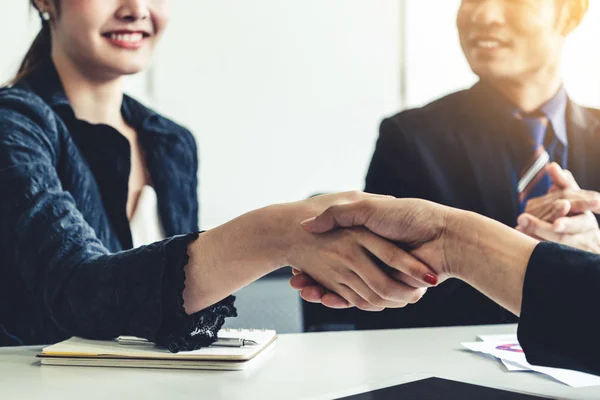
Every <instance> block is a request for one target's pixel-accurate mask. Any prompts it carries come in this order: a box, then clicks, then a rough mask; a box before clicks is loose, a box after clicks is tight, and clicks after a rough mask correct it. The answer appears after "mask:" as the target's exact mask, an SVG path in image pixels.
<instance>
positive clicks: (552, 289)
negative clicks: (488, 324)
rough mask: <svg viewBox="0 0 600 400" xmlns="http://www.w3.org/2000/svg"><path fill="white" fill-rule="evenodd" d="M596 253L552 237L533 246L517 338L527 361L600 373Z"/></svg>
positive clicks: (599, 270) (599, 262)
mask: <svg viewBox="0 0 600 400" xmlns="http://www.w3.org/2000/svg"><path fill="white" fill-rule="evenodd" d="M598 304H600V255H597V254H592V253H586V252H583V251H578V250H574V249H571V248H568V247H566V246H560V245H557V244H555V243H541V244H539V245H538V246H537V247H536V249H535V250H534V252H533V254H532V256H531V259H530V260H529V265H528V267H527V273H526V274H525V284H524V286H523V303H522V305H521V320H520V322H519V330H518V334H519V343H520V344H521V346H522V347H523V350H524V351H525V355H526V356H527V360H528V361H529V362H530V363H531V364H535V365H544V366H548V367H556V368H568V369H575V370H579V371H584V372H589V373H593V374H596V375H600V342H598V337H600V313H598V312H597V307H598Z"/></svg>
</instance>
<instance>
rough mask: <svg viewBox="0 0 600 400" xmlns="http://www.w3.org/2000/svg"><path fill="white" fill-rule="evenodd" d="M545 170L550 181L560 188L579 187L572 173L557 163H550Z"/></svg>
mask: <svg viewBox="0 0 600 400" xmlns="http://www.w3.org/2000/svg"><path fill="white" fill-rule="evenodd" d="M547 171H548V175H549V176H550V179H551V180H552V182H553V183H554V184H555V185H556V186H558V187H559V188H560V189H563V190H564V189H579V186H578V185H577V182H575V179H574V178H573V175H571V174H570V173H567V172H568V171H565V170H563V169H562V168H561V167H560V165H558V164H557V163H555V162H553V163H552V164H550V165H549V166H548V169H547Z"/></svg>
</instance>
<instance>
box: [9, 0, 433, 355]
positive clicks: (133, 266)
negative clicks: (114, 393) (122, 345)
mask: <svg viewBox="0 0 600 400" xmlns="http://www.w3.org/2000/svg"><path fill="white" fill-rule="evenodd" d="M32 4H33V6H34V7H35V8H36V9H37V11H38V12H39V14H40V16H41V17H42V20H43V22H42V30H41V31H40V34H39V35H38V37H37V39H36V40H35V43H34V44H33V46H32V47H31V49H30V51H29V52H28V54H27V56H26V58H25V60H24V62H23V64H22V66H21V69H20V71H19V74H18V76H17V77H16V78H15V79H14V80H13V82H12V85H10V87H7V88H2V89H0V187H2V188H7V190H2V192H1V193H0V221H2V225H1V226H0V345H17V344H39V343H53V342H56V341H60V340H62V339H64V338H66V337H69V336H83V337H89V338H97V339H112V338H114V337H116V336H119V335H133V336H139V337H144V338H146V339H149V340H150V341H153V342H156V343H158V344H160V345H163V346H167V347H168V348H169V349H170V350H171V351H178V350H180V349H186V350H190V349H195V348H198V347H201V346H206V345H209V344H211V343H212V342H213V341H214V340H215V337H216V332H217V331H218V330H219V328H220V327H221V326H222V324H223V321H224V319H225V318H226V317H230V316H235V315H236V311H235V308H234V307H233V300H234V299H233V297H231V296H230V294H231V293H233V292H235V291H236V290H238V289H240V288H241V287H243V286H245V285H247V284H249V283H251V282H253V281H254V280H256V279H258V278H260V277H262V276H264V275H266V274H268V273H270V272H272V271H274V270H276V269H278V268H281V267H283V266H286V265H292V266H294V267H296V268H297V269H298V270H300V271H303V272H306V273H309V274H311V276H313V278H315V279H316V280H317V281H318V282H319V283H321V284H322V285H323V286H325V287H327V288H328V289H330V290H332V291H335V292H336V293H339V294H340V295H341V296H343V297H344V298H345V299H346V300H347V301H348V302H349V303H350V304H354V305H356V306H358V307H360V308H362V309H365V310H381V309H382V308H383V307H403V306H405V305H406V304H407V303H410V302H415V301H417V300H419V298H420V297H421V296H422V295H423V293H424V291H425V288H426V287H429V286H431V284H429V283H428V282H432V279H431V275H430V274H431V271H430V270H429V269H428V268H427V267H426V266H425V265H423V264H422V263H420V262H419V261H418V260H416V259H414V258H413V257H412V256H410V255H409V254H407V253H405V252H403V251H402V250H400V249H398V248H397V247H396V246H394V245H393V244H391V243H389V242H387V241H385V240H383V239H381V238H380V237H378V236H376V235H373V234H370V233H368V232H366V231H364V230H354V231H343V232H335V233H332V235H328V236H323V237H317V236H315V235H311V234H309V233H307V232H306V231H304V230H303V229H302V227H301V226H300V224H299V223H300V221H302V220H304V219H305V218H307V217H310V216H313V215H315V214H318V213H319V212H321V211H323V210H325V209H326V208H328V207H329V206H331V205H333V204H338V203H346V202H353V201H357V200H361V199H365V198H368V197H372V196H369V195H366V194H364V193H342V194H335V195H328V196H320V197H316V198H312V199H310V200H305V201H300V202H295V203H286V204H278V205H273V206H268V207H265V208H262V209H259V210H255V211H251V212H249V213H247V214H245V215H242V216H241V217H238V218H236V219H234V220H232V221H230V222H228V223H226V224H224V225H221V226H218V227H216V228H214V229H212V230H210V231H207V232H204V233H202V234H200V233H199V232H198V197H197V187H198V182H197V173H198V154H197V147H196V142H195V140H194V138H193V136H192V135H191V133H190V132H189V131H188V130H186V129H185V128H183V127H181V126H179V125H177V124H175V123H174V122H172V121H170V120H168V119H166V118H164V117H163V116H161V115H159V114H158V113H156V112H154V111H153V110H150V109H148V108H146V107H144V106H143V105H142V104H140V103H139V102H137V101H135V100H134V99H132V98H131V97H129V96H126V95H124V93H123V78H124V77H125V76H126V75H130V74H134V73H137V72H139V71H141V70H142V69H143V68H145V67H146V66H147V65H148V63H149V61H150V58H151V56H152V53H153V50H154V48H155V46H156V44H157V42H158V40H159V38H160V37H161V35H162V33H163V31H164V29H165V28H166V25H167V22H168V19H169V18H168V17H169V5H170V2H169V1H168V0H87V1H80V0H60V1H59V0H55V1H51V0H34V1H32ZM138 232H142V233H144V235H143V236H144V237H143V238H141V237H140V236H137V233H138ZM149 233H150V234H149ZM134 244H135V245H136V246H137V247H134ZM371 254H374V255H376V256H377V255H381V254H385V255H388V256H389V255H393V259H394V260H397V262H398V264H397V265H396V264H395V265H394V266H395V268H397V269H400V270H402V271H404V272H405V274H404V275H400V276H401V280H402V281H401V282H400V281H397V280H394V279H392V278H391V277H390V276H389V275H387V274H386V273H385V272H384V271H382V270H381V269H380V268H379V267H378V266H377V264H376V263H375V261H374V260H373V258H372V257H371ZM394 266H393V267H394ZM403 282H406V283H403Z"/></svg>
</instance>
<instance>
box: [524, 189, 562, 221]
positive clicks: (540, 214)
mask: <svg viewBox="0 0 600 400" xmlns="http://www.w3.org/2000/svg"><path fill="white" fill-rule="evenodd" d="M561 193H562V191H559V192H554V193H551V194H547V195H545V196H540V197H536V198H533V199H529V200H528V201H527V204H526V205H525V211H524V213H525V214H530V215H533V216H534V217H537V218H539V219H542V220H545V219H546V218H548V217H549V216H550V215H552V214H554V213H556V210H555V207H556V205H555V202H556V201H557V200H558V199H560V198H561V196H562V194H561Z"/></svg>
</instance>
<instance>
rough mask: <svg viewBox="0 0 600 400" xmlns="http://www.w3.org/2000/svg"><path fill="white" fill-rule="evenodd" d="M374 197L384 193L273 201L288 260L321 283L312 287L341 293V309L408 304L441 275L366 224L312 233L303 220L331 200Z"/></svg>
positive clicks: (344, 201)
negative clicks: (276, 203) (374, 231)
mask: <svg viewBox="0 0 600 400" xmlns="http://www.w3.org/2000/svg"><path fill="white" fill-rule="evenodd" d="M375 198H377V199H383V198H386V197H384V196H376V195H368V194H365V193H360V192H349V193H341V194H334V195H324V196H318V197H314V198H311V199H308V200H305V201H301V202H297V203H289V204H282V205H278V206H273V207H274V209H273V210H272V211H273V213H274V214H279V217H278V218H276V223H277V224H278V225H280V226H283V227H284V229H283V230H282V231H281V232H282V233H281V235H282V239H283V242H284V243H285V245H284V247H285V249H286V250H285V260H286V264H287V265H291V266H292V267H294V268H295V270H296V271H301V272H303V273H305V274H307V275H309V276H310V277H312V279H314V281H316V282H318V283H319V284H320V285H321V286H320V287H317V288H314V289H311V290H319V291H323V292H324V291H325V290H327V291H330V292H333V293H336V294H338V295H339V296H340V297H335V298H336V299H338V300H339V302H338V303H337V306H338V308H341V307H347V306H350V305H352V306H356V307H358V308H360V309H363V310H368V311H379V310H382V309H384V308H398V307H404V306H406V305H407V304H409V303H414V302H416V301H418V300H419V299H420V298H421V297H422V296H423V294H424V293H425V290H426V288H428V287H431V286H435V285H436V284H437V277H436V276H435V274H434V273H433V272H432V271H431V270H430V269H429V268H428V267H427V266H425V264H423V263H422V262H421V261H419V260H418V259H417V258H415V257H413V256H411V255H410V254H408V253H407V252H406V251H404V250H402V249H401V248H399V247H398V246H396V245H395V244H394V243H392V242H389V241H388V240H386V239H383V238H382V237H380V236H378V235H377V234H375V233H373V232H371V231H369V230H368V229H365V228H354V229H346V230H337V231H333V232H328V233H323V234H313V233H311V232H309V231H307V230H306V229H304V228H303V227H302V226H301V225H300V222H302V221H303V220H305V219H306V218H308V217H310V216H314V215H318V214H320V213H322V212H323V211H325V210H326V209H328V208H329V207H331V206H333V205H341V204H351V203H354V202H357V201H362V200H367V199H375ZM380 260H381V261H383V263H382V262H381V261H380ZM384 264H385V265H384ZM392 276H393V277H392Z"/></svg>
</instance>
